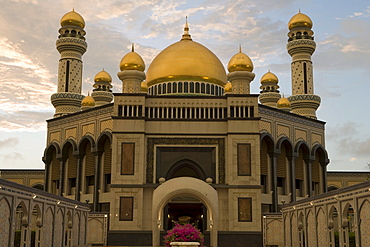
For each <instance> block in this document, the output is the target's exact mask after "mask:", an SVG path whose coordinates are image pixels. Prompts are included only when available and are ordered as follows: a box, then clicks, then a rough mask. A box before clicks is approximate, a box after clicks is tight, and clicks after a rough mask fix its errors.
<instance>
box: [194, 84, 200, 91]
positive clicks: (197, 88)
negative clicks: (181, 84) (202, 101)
mask: <svg viewBox="0 0 370 247" xmlns="http://www.w3.org/2000/svg"><path fill="white" fill-rule="evenodd" d="M195 93H200V88H199V82H196V83H195Z"/></svg>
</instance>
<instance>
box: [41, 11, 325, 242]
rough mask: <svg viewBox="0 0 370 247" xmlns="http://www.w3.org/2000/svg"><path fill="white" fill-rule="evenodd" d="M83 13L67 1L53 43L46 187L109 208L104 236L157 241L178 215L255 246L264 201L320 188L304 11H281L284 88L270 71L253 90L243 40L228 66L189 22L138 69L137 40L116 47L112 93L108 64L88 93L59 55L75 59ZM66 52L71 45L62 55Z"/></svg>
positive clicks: (318, 133)
mask: <svg viewBox="0 0 370 247" xmlns="http://www.w3.org/2000/svg"><path fill="white" fill-rule="evenodd" d="M84 25H85V23H84V21H83V18H82V17H81V16H80V15H79V14H77V13H76V12H74V11H72V12H70V13H67V14H66V15H65V16H64V17H63V18H62V20H61V26H62V27H61V29H60V31H59V32H60V33H61V35H60V36H59V40H58V42H57V46H58V45H59V43H60V42H62V43H63V44H64V43H65V42H67V43H68V45H64V46H63V47H64V49H63V51H61V49H59V48H58V50H59V51H60V52H61V56H62V58H61V62H60V64H59V66H60V67H59V70H60V71H61V76H60V80H58V93H57V94H54V95H52V102H53V104H54V106H55V108H56V113H55V115H54V118H53V119H50V120H47V123H48V135H47V144H46V149H45V153H44V157H43V160H44V162H45V173H46V182H45V188H46V190H47V191H49V192H52V193H55V194H58V195H62V196H65V197H68V198H72V199H75V200H78V201H81V202H87V203H90V204H91V208H92V210H93V211H96V212H99V211H100V212H101V211H103V212H109V217H110V219H109V231H108V244H109V245H124V246H158V245H160V244H163V243H162V238H161V236H162V235H163V234H164V233H165V230H168V229H171V228H172V226H173V221H180V222H189V223H193V224H195V225H196V226H197V227H198V228H199V229H201V231H202V232H203V233H204V235H205V237H206V245H208V246H214V247H215V246H218V245H219V246H242V245H243V244H244V243H245V242H246V241H248V243H250V244H251V245H250V246H261V245H262V228H261V214H262V213H268V212H278V211H279V207H280V206H281V205H282V204H284V203H285V202H292V201H296V200H299V199H302V198H306V197H310V196H312V195H316V194H319V193H323V192H325V191H326V165H327V164H328V157H327V153H326V150H325V123H324V122H322V121H319V120H317V119H316V113H315V111H316V109H317V107H318V105H319V97H318V96H316V95H313V78H312V74H313V72H312V61H311V54H312V53H313V51H314V49H313V48H312V47H313V46H314V45H313V44H314V41H313V36H312V35H313V32H312V31H311V28H312V21H311V20H310V19H309V17H308V16H306V15H304V14H302V13H298V14H297V15H295V16H294V17H293V18H292V19H291V21H290V22H289V29H290V32H289V40H288V51H289V54H290V55H292V58H293V63H292V71H293V72H292V73H293V74H292V96H291V97H289V99H286V98H284V97H281V96H280V94H279V91H278V90H277V89H278V88H279V87H278V85H277V84H278V79H277V77H276V76H275V75H274V74H272V73H271V72H269V74H266V75H265V76H263V78H262V79H261V84H262V86H261V89H262V91H261V94H260V95H258V94H251V93H250V83H251V82H252V81H253V80H254V77H255V74H254V73H253V63H252V61H251V59H250V58H249V57H248V56H247V55H246V54H244V53H243V52H242V51H241V49H240V50H239V52H238V53H236V54H235V55H234V56H232V57H231V59H230V62H229V64H228V65H227V68H228V71H229V73H226V72H225V69H224V65H223V64H222V63H221V62H220V60H219V59H218V58H217V56H216V55H215V54H214V53H213V52H211V51H210V50H209V49H207V48H206V47H204V46H203V45H201V44H199V43H197V42H195V41H193V40H192V37H191V35H190V33H189V26H188V24H187V23H186V25H185V28H184V33H183V35H182V37H181V39H180V41H178V42H176V43H174V44H172V45H170V46H168V47H167V48H166V49H164V50H163V51H162V52H161V53H159V54H158V55H157V57H156V58H155V59H154V60H153V61H152V63H151V64H150V66H149V68H148V69H147V70H146V72H145V63H144V61H143V59H142V58H141V56H140V55H139V54H138V53H136V52H135V51H134V49H132V51H131V52H130V53H128V54H127V55H125V56H124V57H123V58H122V60H121V62H120V70H121V71H120V72H118V78H119V79H120V80H121V81H122V92H121V93H113V95H114V102H113V103H110V102H111V99H112V98H113V97H112V98H110V94H111V91H110V90H111V84H110V83H111V77H110V75H109V74H107V73H106V72H105V73H102V72H100V73H99V74H98V75H99V76H98V75H97V76H96V77H95V84H94V88H95V89H94V92H93V94H92V96H86V97H85V98H84V96H82V95H80V92H81V91H80V88H81V79H79V78H80V77H78V76H77V75H75V74H74V73H75V72H74V71H69V70H67V68H68V66H67V64H66V63H68V61H70V63H77V64H78V66H77V65H76V69H78V71H81V70H82V67H79V64H80V60H79V59H80V57H81V55H82V54H83V52H85V48H86V46H85V45H82V43H83V44H85V43H84V42H85V41H84V38H83V35H84V31H83V28H84ZM73 31H74V32H73ZM299 32H301V35H299ZM302 32H303V33H302ZM306 32H307V34H306ZM293 36H294V37H293ZM67 37H68V38H67ZM305 40H307V41H308V42H309V43H308V44H306V43H304V42H303V43H302V42H298V41H305ZM81 42H82V43H81ZM297 42H298V43H297ZM67 43H66V44H67ZM66 54H74V56H70V55H68V58H65V60H66V61H64V57H65V56H67V55H66ZM77 55H78V56H77ZM72 57H73V58H72ZM75 57H78V58H75ZM70 66H71V65H70ZM73 67H74V66H73ZM69 68H71V67H69ZM302 85H303V87H304V88H306V89H304V90H303V91H302V90H301V87H302ZM67 88H68V90H67ZM72 88H73V90H77V91H73V90H72ZM74 88H75V89H74ZM96 89H99V90H96ZM96 92H99V93H100V92H103V95H104V96H105V97H100V96H101V95H100V94H99V95H98V93H96ZM75 95H76V97H74V96H75ZM72 96H73V97H72ZM98 96H99V97H98ZM259 97H260V98H259ZM76 99H82V101H81V100H80V101H81V109H82V110H81V109H80V108H77V107H75V105H77V100H76ZM259 99H260V102H261V103H262V104H259V103H258V100H259ZM55 102H63V104H62V103H60V104H58V103H55ZM98 102H99V103H98ZM266 102H267V103H266ZM97 103H98V104H97ZM290 104H291V105H290ZM72 106H73V107H72ZM67 108H68V109H69V110H67ZM231 236H232V237H231Z"/></svg>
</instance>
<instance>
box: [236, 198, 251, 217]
mask: <svg viewBox="0 0 370 247" xmlns="http://www.w3.org/2000/svg"><path fill="white" fill-rule="evenodd" d="M238 221H239V222H243V221H244V222H251V221H252V198H250V197H239V198H238Z"/></svg>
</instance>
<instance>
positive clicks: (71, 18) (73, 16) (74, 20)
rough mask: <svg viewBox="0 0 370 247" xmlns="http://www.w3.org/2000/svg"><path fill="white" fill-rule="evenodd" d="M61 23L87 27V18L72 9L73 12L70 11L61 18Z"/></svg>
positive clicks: (62, 24)
mask: <svg viewBox="0 0 370 247" xmlns="http://www.w3.org/2000/svg"><path fill="white" fill-rule="evenodd" d="M60 25H61V26H62V27H64V26H79V27H80V28H84V27H85V20H84V19H83V18H82V16H81V15H80V14H79V13H77V12H75V11H74V10H72V11H71V12H68V13H67V14H65V15H64V16H63V17H62V19H60Z"/></svg>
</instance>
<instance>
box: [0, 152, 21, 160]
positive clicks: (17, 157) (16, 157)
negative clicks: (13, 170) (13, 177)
mask: <svg viewBox="0 0 370 247" xmlns="http://www.w3.org/2000/svg"><path fill="white" fill-rule="evenodd" d="M0 157H2V158H3V159H4V161H6V162H9V161H12V160H22V159H24V157H23V156H22V154H20V153H12V154H3V155H0Z"/></svg>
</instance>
